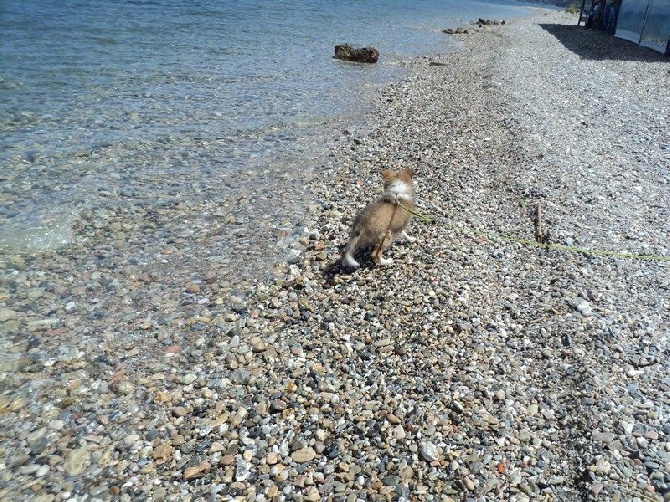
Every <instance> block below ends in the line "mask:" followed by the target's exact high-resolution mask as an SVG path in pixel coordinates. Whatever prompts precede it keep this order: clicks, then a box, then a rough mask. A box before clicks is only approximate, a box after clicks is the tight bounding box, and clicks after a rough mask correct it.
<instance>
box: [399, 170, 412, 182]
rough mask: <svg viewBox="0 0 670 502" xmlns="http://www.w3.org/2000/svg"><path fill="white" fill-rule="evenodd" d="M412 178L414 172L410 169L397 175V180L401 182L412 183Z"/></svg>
mask: <svg viewBox="0 0 670 502" xmlns="http://www.w3.org/2000/svg"><path fill="white" fill-rule="evenodd" d="M413 176H414V171H413V170H412V169H410V168H405V169H403V170H402V171H400V173H398V178H400V179H401V180H403V181H412V177H413Z"/></svg>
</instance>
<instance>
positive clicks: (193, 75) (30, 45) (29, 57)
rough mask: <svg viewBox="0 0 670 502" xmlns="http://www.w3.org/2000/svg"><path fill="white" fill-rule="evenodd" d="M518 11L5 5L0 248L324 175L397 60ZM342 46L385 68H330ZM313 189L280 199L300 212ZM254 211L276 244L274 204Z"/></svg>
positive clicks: (0, 27) (58, 1)
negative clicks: (335, 148)
mask: <svg viewBox="0 0 670 502" xmlns="http://www.w3.org/2000/svg"><path fill="white" fill-rule="evenodd" d="M506 3H507V4H508V5H501V4H498V3H496V2H474V1H473V2H460V1H455V0H443V1H428V0H423V1H422V0H415V1H401V0H380V1H377V2H360V1H353V0H351V1H344V2H332V1H324V0H313V1H309V0H295V1H284V2H281V1H276V2H268V1H265V0H263V1H260V0H237V1H235V0H228V1H204V0H203V1H189V2H183V1H181V0H180V1H177V0H156V1H149V0H147V1H144V0H128V1H117V0H100V1H97V2H90V1H88V0H5V1H4V2H2V5H1V6H0V37H1V43H2V50H1V53H2V58H0V94H1V96H2V99H0V183H1V185H0V187H1V188H0V251H5V252H8V251H9V252H19V253H23V252H37V251H40V250H44V249H52V248H54V247H57V246H60V245H62V244H64V243H67V242H68V240H69V239H70V238H71V232H72V231H71V221H72V220H73V219H74V218H75V217H76V216H77V215H78V214H79V213H80V212H81V211H83V210H85V209H87V208H91V207H96V205H99V204H102V205H105V204H107V205H108V204H110V202H109V201H110V200H113V201H114V203H119V204H120V203H123V204H144V205H151V204H161V203H165V201H166V200H169V199H180V200H193V199H207V198H216V197H221V196H223V195H225V196H228V197H232V198H235V197H240V196H244V194H245V192H247V191H248V190H250V189H251V185H253V186H254V190H256V191H261V192H262V191H264V190H267V191H271V190H273V189H275V190H276V187H273V185H275V180H276V179H277V178H280V179H283V178H282V175H283V174H286V173H291V174H293V175H295V173H299V174H301V173H303V172H304V173H305V175H308V174H310V173H313V171H314V169H315V168H316V166H317V165H318V158H319V156H320V155H321V154H322V153H323V143H324V140H325V139H326V138H328V137H329V136H332V134H333V131H335V130H336V129H337V128H339V127H341V126H342V125H343V124H346V123H347V122H350V121H353V120H356V117H357V116H360V114H362V113H364V109H363V107H364V103H365V100H366V96H368V95H369V93H370V90H371V89H374V88H375V87H376V86H379V85H383V84H385V83H388V82H389V81H390V80H391V79H393V78H396V77H397V76H398V75H399V74H400V68H399V66H398V65H397V63H398V61H400V60H402V59H407V58H409V57H412V56H415V55H419V54H435V53H444V52H447V51H450V50H453V48H454V45H453V44H454V43H455V42H454V40H453V39H451V38H449V37H447V36H445V35H444V34H442V33H441V32H440V30H441V29H443V28H445V27H449V26H459V25H462V24H465V23H467V22H468V21H469V20H471V19H476V18H477V17H485V18H494V17H496V18H509V17H512V16H515V15H522V14H523V13H524V12H525V11H524V9H523V7H521V6H520V5H517V4H512V3H511V2H506ZM510 4H511V5H510ZM345 42H349V43H353V44H354V45H358V46H363V45H373V46H375V47H377V48H378V49H379V50H380V52H381V55H382V56H381V59H380V62H379V63H378V64H376V65H351V64H346V63H342V62H339V61H335V60H333V59H332V57H331V56H332V53H333V50H334V46H335V45H336V44H338V43H345ZM302 184H303V183H302V182H300V181H298V182H293V183H289V182H283V183H282V187H281V189H282V190H284V191H286V195H287V196H288V197H290V198H291V199H292V200H294V201H295V200H299V199H300V198H301V197H306V196H307V195H306V194H303V193H301V187H302ZM254 210H255V211H257V212H258V215H259V221H263V222H265V223H264V224H265V225H267V231H266V233H267V234H272V232H273V231H274V229H276V228H277V226H278V225H277V224H276V222H274V221H273V213H274V212H275V211H276V210H277V208H276V207H273V206H272V205H271V204H270V205H268V206H267V207H264V206H262V205H259V207H257V208H255V209H254ZM270 236H271V235H270Z"/></svg>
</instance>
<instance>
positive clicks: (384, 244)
mask: <svg viewBox="0 0 670 502" xmlns="http://www.w3.org/2000/svg"><path fill="white" fill-rule="evenodd" d="M392 242H393V233H392V232H391V231H390V230H387V231H386V233H385V234H384V237H382V238H381V239H380V240H379V243H378V244H377V245H376V246H375V248H374V249H373V250H372V261H374V262H375V263H376V264H377V265H380V266H382V267H388V266H389V265H391V264H392V263H393V260H392V259H391V258H382V253H383V252H384V251H385V250H386V249H388V248H389V246H391V243H392Z"/></svg>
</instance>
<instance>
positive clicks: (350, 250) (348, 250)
mask: <svg viewBox="0 0 670 502" xmlns="http://www.w3.org/2000/svg"><path fill="white" fill-rule="evenodd" d="M360 238H361V233H360V231H359V232H358V233H356V234H355V235H352V236H351V238H350V239H349V242H347V245H346V246H345V247H344V251H343V252H342V265H343V266H345V267H349V268H356V267H359V266H360V263H358V262H357V261H356V259H355V258H354V254H356V249H357V248H358V241H359V240H360Z"/></svg>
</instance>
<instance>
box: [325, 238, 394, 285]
mask: <svg viewBox="0 0 670 502" xmlns="http://www.w3.org/2000/svg"><path fill="white" fill-rule="evenodd" d="M343 250H344V246H340V253H339V255H338V258H337V259H336V260H335V261H332V262H330V264H329V265H328V266H327V267H325V268H324V269H323V271H322V274H323V277H324V279H325V280H326V284H328V285H331V286H332V285H335V277H338V276H350V275H353V274H354V273H355V272H357V271H360V270H369V269H374V268H383V267H380V266H379V265H377V264H376V263H375V262H374V261H373V260H372V258H371V256H370V251H371V250H372V248H371V247H368V248H361V249H359V250H358V251H357V252H356V254H355V256H354V258H355V259H356V261H357V262H358V263H360V266H359V267H347V266H345V265H344V264H343V263H342V256H341V255H342V251H343Z"/></svg>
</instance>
